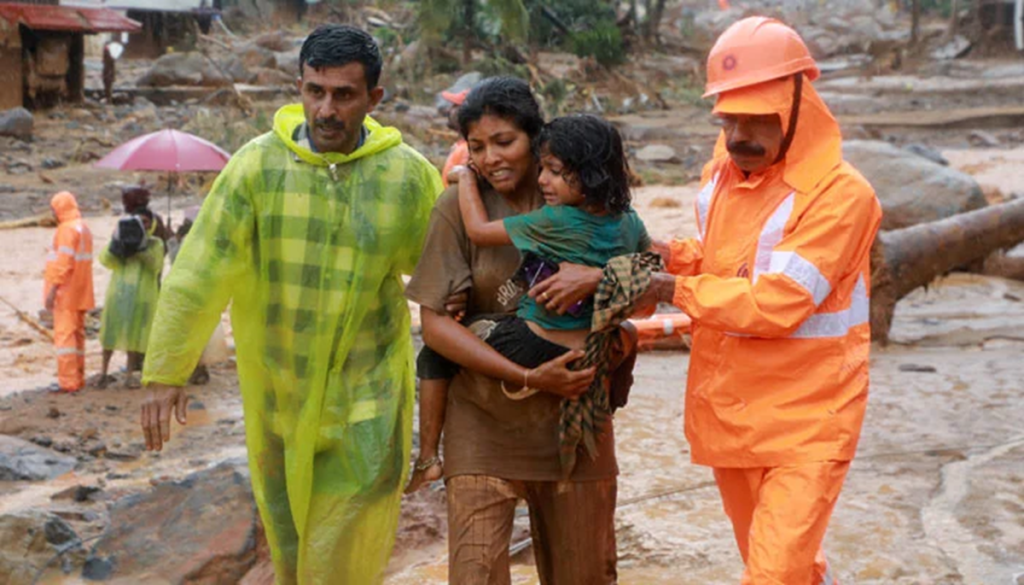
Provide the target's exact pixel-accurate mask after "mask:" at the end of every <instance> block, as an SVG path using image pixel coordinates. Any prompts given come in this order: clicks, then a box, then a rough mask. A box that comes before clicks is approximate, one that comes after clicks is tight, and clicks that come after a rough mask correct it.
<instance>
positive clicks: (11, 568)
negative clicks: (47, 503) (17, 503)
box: [0, 510, 78, 585]
mask: <svg viewBox="0 0 1024 585" xmlns="http://www.w3.org/2000/svg"><path fill="white" fill-rule="evenodd" d="M77 543H78V536H77V535H76V534H75V531H74V530H72V529H71V527H70V526H69V525H68V523H67V522H65V521H64V520H63V519H61V518H60V517H58V516H56V515H54V514H51V513H49V512H46V511H43V510H23V511H19V512H14V513H11V514H4V515H3V516H0V583H5V584H6V585H30V584H33V583H35V582H36V578H37V576H38V574H39V573H40V572H41V571H42V570H43V569H44V568H45V567H46V566H47V564H50V563H51V562H52V561H53V559H54V557H55V556H57V555H58V554H59V553H60V552H62V551H64V550H67V549H68V548H70V547H72V546H74V545H75V544H77Z"/></svg>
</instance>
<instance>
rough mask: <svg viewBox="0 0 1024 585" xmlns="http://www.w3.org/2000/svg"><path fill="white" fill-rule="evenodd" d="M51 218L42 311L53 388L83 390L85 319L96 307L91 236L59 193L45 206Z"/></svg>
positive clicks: (67, 196)
mask: <svg viewBox="0 0 1024 585" xmlns="http://www.w3.org/2000/svg"><path fill="white" fill-rule="evenodd" d="M50 208H51V209H52V210H53V213H54V215H55V216H57V222H58V225H57V233H56V234H54V236H53V249H52V250H50V253H49V254H48V255H47V259H46V275H45V277H44V278H45V283H46V284H45V286H46V289H45V292H44V294H45V296H46V309H47V310H49V311H50V312H52V313H53V344H54V346H56V348H57V388H58V389H59V390H60V391H62V392H77V391H78V390H81V389H82V387H83V386H85V313H86V311H88V310H89V309H92V308H93V307H95V306H96V301H95V298H94V297H93V289H92V232H90V231H89V227H88V226H86V225H85V222H84V221H82V214H81V212H79V211H78V202H77V201H76V200H75V196H74V195H72V194H71V193H69V192H67V191H62V192H60V193H57V194H56V195H54V196H53V199H51V200H50Z"/></svg>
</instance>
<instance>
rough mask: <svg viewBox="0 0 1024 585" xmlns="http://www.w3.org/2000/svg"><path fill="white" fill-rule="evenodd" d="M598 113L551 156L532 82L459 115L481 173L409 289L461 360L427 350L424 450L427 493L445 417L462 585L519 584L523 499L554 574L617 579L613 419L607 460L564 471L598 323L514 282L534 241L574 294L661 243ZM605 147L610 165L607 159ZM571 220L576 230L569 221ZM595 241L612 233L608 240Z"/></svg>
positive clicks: (436, 341)
mask: <svg viewBox="0 0 1024 585" xmlns="http://www.w3.org/2000/svg"><path fill="white" fill-rule="evenodd" d="M597 122H599V124H595V123H594V120H592V119H590V120H587V121H584V122H576V121H569V122H558V123H557V124H556V125H555V126H552V127H551V128H550V129H549V130H550V132H549V133H548V137H547V138H546V141H545V142H544V144H545V145H547V147H548V148H547V149H546V150H542V151H541V153H542V154H545V153H546V155H547V156H545V157H544V158H543V159H541V160H538V157H537V156H536V155H535V154H534V150H533V142H534V141H535V140H536V139H537V137H538V136H539V135H540V134H541V130H542V128H543V120H542V117H541V114H540V109H539V107H538V106H537V103H536V100H535V99H534V97H533V95H532V93H531V92H530V90H529V87H528V86H527V85H526V84H525V83H524V82H522V81H520V80H517V79H511V78H494V79H489V80H485V81H484V82H483V83H481V84H480V85H479V86H478V87H476V88H475V89H474V90H473V91H472V92H471V93H470V94H469V96H468V97H467V98H466V101H465V103H464V104H463V106H462V108H461V110H460V113H459V126H460V131H461V133H462V134H463V136H464V137H465V138H466V139H467V141H468V144H469V151H470V158H471V161H472V166H473V169H474V170H473V171H464V172H463V173H462V175H461V176H460V178H459V186H452V187H451V188H449V189H448V190H447V191H446V192H445V193H444V194H443V195H442V196H441V197H440V199H439V200H438V202H437V204H436V206H435V208H434V212H433V216H432V218H431V227H430V230H429V232H428V235H427V241H426V244H425V247H424V252H423V256H422V257H421V260H420V264H419V266H418V267H417V270H416V273H415V274H414V276H413V279H412V281H411V282H410V283H409V286H408V288H407V293H406V294H407V296H408V297H409V298H410V299H412V300H413V301H416V302H418V303H419V304H420V305H421V318H422V323H423V337H424V341H425V342H426V344H427V345H428V346H429V347H430V348H432V349H433V350H434V351H435V352H436V353H437V354H440V355H441V356H444V357H445V358H448V360H451V362H454V364H457V365H453V364H450V363H446V362H445V361H444V360H440V359H435V358H437V357H438V356H433V357H430V352H426V355H421V359H420V360H418V367H419V369H420V371H419V373H418V375H419V377H420V378H421V415H420V416H421V425H420V426H421V451H420V458H419V460H418V461H417V467H416V469H417V471H416V473H415V474H414V478H413V480H412V483H411V485H410V487H411V489H415V488H416V487H418V485H419V484H420V483H422V482H423V481H424V480H429V479H436V478H438V477H440V475H441V471H442V470H441V463H440V460H439V459H438V458H437V454H438V450H437V438H438V435H439V434H440V427H441V424H442V421H443V425H444V441H445V443H444V447H445V448H444V455H445V459H444V464H443V471H444V475H445V478H446V486H447V495H448V522H449V579H450V582H451V583H453V584H455V585H459V584H469V583H472V584H478V583H488V584H490V583H495V584H497V583H508V582H509V581H510V573H509V558H508V546H509V539H510V536H511V532H512V523H513V519H514V515H515V506H516V502H517V500H518V499H519V498H523V499H525V500H526V502H527V504H528V506H529V508H530V521H531V522H530V523H531V532H532V536H533V540H534V546H533V548H534V554H535V557H536V562H537V570H538V573H539V575H540V579H541V583H543V584H545V585H548V584H552V583H557V584H559V585H562V584H570V585H571V584H574V583H578V584H587V585H591V584H594V585H601V584H606V583H614V582H615V581H616V550H615V532H614V528H615V527H614V512H615V501H616V475H617V473H618V467H617V464H616V461H615V449H614V432H613V425H612V421H611V418H610V417H609V418H608V419H607V420H605V421H603V422H602V425H601V428H600V429H598V430H599V433H598V434H597V440H596V450H595V451H596V452H595V453H594V454H593V455H594V456H592V457H591V456H581V457H579V458H578V459H577V461H576V464H575V465H574V466H573V468H572V469H571V470H569V473H568V481H562V480H563V479H564V477H565V475H563V471H564V470H563V468H562V464H561V461H560V454H559V446H560V445H559V424H560V406H561V403H562V401H563V400H564V399H567V398H568V399H573V398H576V397H578V396H579V395H580V394H581V393H582V392H583V391H585V390H586V389H587V388H588V387H589V385H590V383H591V381H592V378H593V374H594V371H593V369H592V368H590V369H584V370H581V371H569V370H568V369H567V367H566V366H567V364H569V363H571V362H573V361H575V360H577V359H579V358H580V357H581V356H582V355H583V352H582V351H581V349H580V348H582V346H583V340H584V339H585V337H586V331H585V329H589V324H590V322H589V313H587V309H586V303H584V308H583V309H582V311H583V312H582V313H581V312H579V310H574V311H572V312H570V313H569V314H567V315H561V316H560V315H557V314H554V313H548V312H547V311H546V310H545V309H544V308H543V307H541V306H540V305H538V304H537V301H536V300H534V299H530V300H526V301H523V302H520V301H521V299H522V298H523V296H524V294H525V293H526V286H523V285H521V284H519V283H517V282H516V281H515V280H514V279H513V276H514V275H515V274H516V273H517V270H519V268H520V264H521V255H520V250H523V251H528V252H533V253H534V254H536V255H537V256H538V257H540V258H541V259H542V260H543V261H546V262H548V263H551V264H554V265H558V266H560V268H561V269H560V271H559V274H558V275H556V276H557V277H558V280H559V282H560V283H562V285H563V286H562V289H561V290H562V291H563V294H561V295H560V297H564V298H571V299H572V298H584V297H589V296H591V295H592V294H593V293H594V291H595V290H596V288H597V284H598V282H599V281H600V278H601V269H600V268H599V266H601V265H603V261H602V260H601V259H602V258H604V257H605V256H607V255H608V254H628V253H634V252H637V251H641V250H643V249H645V248H646V246H647V245H649V240H648V239H647V237H646V232H644V231H643V226H642V224H641V223H640V222H639V221H638V220H637V219H636V218H635V214H632V212H631V211H629V191H628V184H627V182H626V178H627V176H628V174H627V173H628V171H627V167H626V163H625V158H624V156H623V154H622V147H621V139H618V135H617V133H615V132H614V129H612V128H611V127H610V126H607V125H604V122H600V121H597ZM581 129H582V131H583V132H584V134H585V135H586V136H587V141H586V142H587V144H586V146H588V147H593V148H595V151H594V152H590V153H583V154H584V156H576V155H575V154H576V153H573V152H571V151H573V149H574V147H571V146H570V148H569V149H568V150H560V148H561V147H562V145H563V144H564V140H563V135H564V134H565V132H566V131H571V132H574V131H578V130H581ZM609 131H610V132H609ZM571 132H570V133H571ZM616 139H617V140H618V142H617V144H616V143H615V140H616ZM570 142H571V141H570ZM598 151H600V152H598ZM595 153H597V154H600V156H598V157H596V158H595V157H594V155H595ZM602 153H603V154H602ZM562 157H564V159H563V158H562ZM592 158H595V160H597V159H600V163H599V164H597V165H595V164H592V162H591V160H590V159H592ZM598 166H599V167H600V169H598V168H597V167H598ZM477 177H479V182H478V181H477ZM477 185H479V191H478V192H476V191H477V190H476V189H475V187H477ZM460 189H467V191H466V194H465V195H464V197H463V200H464V201H463V203H467V204H468V205H466V206H465V207H464V208H463V209H462V210H461V211H460V201H459V190H460ZM471 191H473V192H471ZM545 202H547V203H548V207H546V208H542V205H543V204H544V203H545ZM467 213H470V214H475V215H474V216H473V217H470V218H467V219H470V220H471V221H470V222H465V221H463V217H464V215H466V214H467ZM502 220H505V221H502ZM562 225H565V226H567V228H566V229H567V230H568V231H566V230H560V228H558V227H557V226H562ZM469 226H472V228H471V229H467V228H468V227H469ZM552 227H555V228H556V229H550V228H552ZM502 230H504V234H502ZM569 232H575V233H569ZM593 239H598V240H601V242H600V243H598V245H597V246H595V245H594V244H595V242H594V241H593ZM474 240H476V241H474ZM478 242H479V243H478ZM509 243H514V244H515V245H508V244H509ZM482 244H485V245H482ZM605 245H606V249H604V250H603V251H596V252H595V248H597V247H601V246H605ZM517 248H519V249H517ZM565 261H570V262H576V263H577V264H582V265H587V266H589V268H583V267H579V266H574V265H573V264H565V263H562V262H565ZM573 283H574V284H573ZM527 284H530V283H529V282H527ZM567 288H571V289H574V290H571V291H569V290H567ZM466 290H470V299H469V310H468V315H466V317H465V318H464V319H463V320H462V321H463V322H464V323H466V324H467V325H469V328H467V326H466V325H464V324H463V323H460V322H459V321H457V320H456V319H454V318H452V317H449V316H448V315H447V313H446V312H445V311H444V305H445V300H446V299H447V298H448V297H449V296H450V295H451V294H453V293H458V292H462V291H466ZM540 300H541V301H542V302H543V301H544V299H540ZM517 310H518V313H519V316H518V317H517V316H516V311H517ZM584 322H585V323H584ZM470 328H472V329H473V330H474V331H476V332H477V333H480V334H481V335H485V336H486V337H487V341H483V340H481V338H480V337H478V336H477V335H476V334H475V333H474V332H473V331H471V330H470ZM485 329H490V331H489V332H488V331H483V330H485ZM488 333H489V335H488ZM495 347H499V348H500V349H501V351H500V352H499V350H496V349H495ZM510 348H514V349H517V350H519V351H518V355H512V354H513V353H515V352H512V351H510ZM503 353H506V355H512V357H513V358H514V359H509V357H506V355H502V354H503ZM619 357H620V359H619V361H622V359H621V358H622V356H619ZM517 362H518V363H517ZM522 364H528V365H522ZM629 367H631V364H630V365H629ZM623 373H624V374H625V375H622V374H623ZM628 374H629V372H628V367H627V368H620V369H619V371H618V372H616V375H615V376H614V377H613V379H612V384H613V386H614V385H616V384H621V383H622V382H621V380H620V378H627V377H628ZM527 388H528V389H532V390H540V392H537V393H536V394H532V391H525V392H524V389H527ZM445 394H447V396H445ZM530 394H532V395H530ZM524 395H528V397H525V398H523V396H524ZM519 398H521V399H519Z"/></svg>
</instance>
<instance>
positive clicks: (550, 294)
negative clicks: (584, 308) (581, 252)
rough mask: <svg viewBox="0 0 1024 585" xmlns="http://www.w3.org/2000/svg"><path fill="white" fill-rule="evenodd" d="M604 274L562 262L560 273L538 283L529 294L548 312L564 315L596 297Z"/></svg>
mask: <svg viewBox="0 0 1024 585" xmlns="http://www.w3.org/2000/svg"><path fill="white" fill-rule="evenodd" d="M602 274H603V271H602V270H601V269H600V268H595V267H592V266H580V265H579V264H570V263H569V262H562V263H561V264H559V265H558V272H556V273H554V274H553V275H551V277H549V278H548V279H546V280H544V281H542V282H539V283H537V284H536V285H535V286H534V287H533V288H531V289H530V292H529V293H528V294H529V295H530V298H531V299H536V300H537V301H539V302H540V304H541V305H543V306H544V308H545V309H547V310H548V311H550V312H552V313H557V314H559V315H564V314H565V312H566V311H568V310H569V307H571V306H573V305H575V304H576V303H577V302H579V301H582V300H583V299H586V298H589V297H592V296H594V293H596V292H597V285H598V284H600V283H601V275H602Z"/></svg>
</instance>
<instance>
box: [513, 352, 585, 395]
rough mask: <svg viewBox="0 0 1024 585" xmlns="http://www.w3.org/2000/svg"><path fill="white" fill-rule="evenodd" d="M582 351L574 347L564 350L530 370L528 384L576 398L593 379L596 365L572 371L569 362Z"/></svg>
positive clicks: (577, 357)
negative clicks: (562, 353) (557, 355)
mask: <svg viewBox="0 0 1024 585" xmlns="http://www.w3.org/2000/svg"><path fill="white" fill-rule="evenodd" d="M583 355H584V354H583V351H582V350H579V349H576V350H572V351H568V352H566V353H565V354H564V355H561V356H559V357H557V358H555V359H553V360H551V361H548V362H545V363H543V364H541V365H539V366H537V367H536V368H534V369H532V370H530V375H529V380H528V381H529V385H530V387H531V388H539V389H540V390H543V391H545V392H549V393H551V394H556V395H558V396H561V397H562V398H569V399H572V398H578V397H579V395H580V394H583V393H584V392H586V391H587V388H589V387H590V383H591V382H593V381H594V374H595V373H596V372H597V368H596V367H590V368H587V369H585V370H579V371H573V370H570V369H569V364H570V363H571V362H574V361H576V360H578V359H580V358H582V357H583Z"/></svg>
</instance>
